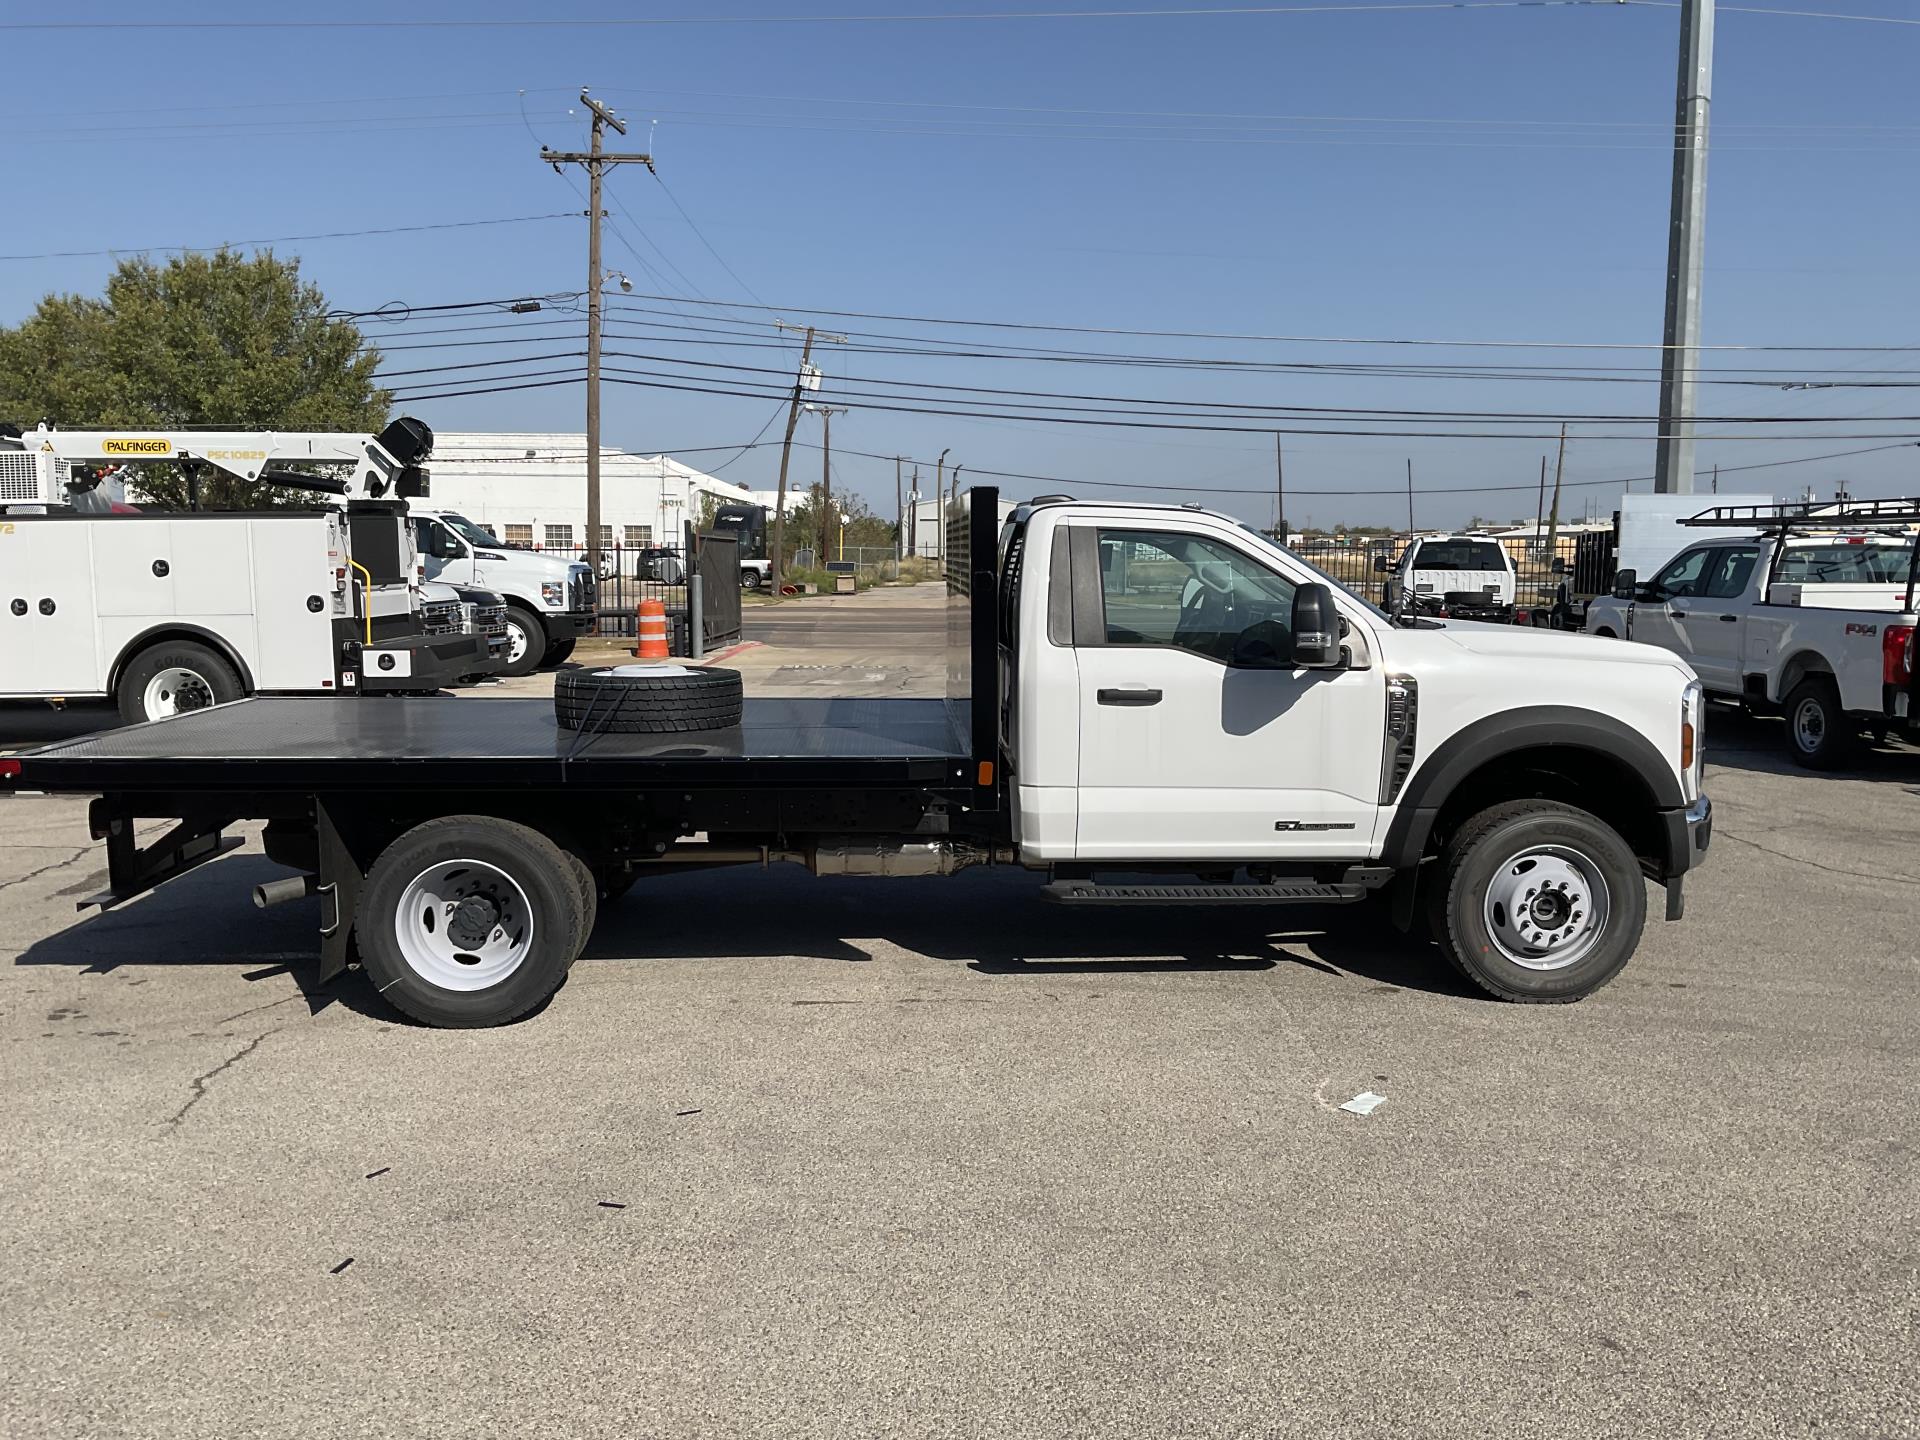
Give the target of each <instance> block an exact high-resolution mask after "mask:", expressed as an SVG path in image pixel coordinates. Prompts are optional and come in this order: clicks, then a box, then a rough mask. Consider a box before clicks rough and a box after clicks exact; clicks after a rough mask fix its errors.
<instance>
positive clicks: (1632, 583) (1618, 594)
mask: <svg viewBox="0 0 1920 1440" xmlns="http://www.w3.org/2000/svg"><path fill="white" fill-rule="evenodd" d="M1639 588H1640V575H1639V572H1638V571H1635V570H1619V571H1615V572H1614V576H1613V598H1614V599H1616V600H1631V599H1633V597H1634V595H1635V594H1636V593H1637V592H1638V590H1639Z"/></svg>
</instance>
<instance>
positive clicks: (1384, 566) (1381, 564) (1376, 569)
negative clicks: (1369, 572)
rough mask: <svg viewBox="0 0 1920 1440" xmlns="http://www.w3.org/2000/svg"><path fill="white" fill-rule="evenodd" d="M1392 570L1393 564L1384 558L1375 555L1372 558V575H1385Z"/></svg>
mask: <svg viewBox="0 0 1920 1440" xmlns="http://www.w3.org/2000/svg"><path fill="white" fill-rule="evenodd" d="M1392 569H1393V562H1392V561H1391V560H1389V559H1387V557H1386V556H1384V555H1376V556H1374V557H1373V573H1374V574H1376V575H1385V574H1387V573H1388V572H1389V571H1391V570H1392Z"/></svg>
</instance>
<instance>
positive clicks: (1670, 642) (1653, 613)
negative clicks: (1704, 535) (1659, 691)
mask: <svg viewBox="0 0 1920 1440" xmlns="http://www.w3.org/2000/svg"><path fill="white" fill-rule="evenodd" d="M1713 548H1714V547H1712V546H1710V545H1696V546H1694V547H1693V548H1692V549H1691V550H1683V551H1681V552H1680V554H1678V555H1676V556H1675V557H1674V558H1673V559H1672V560H1671V561H1670V562H1669V563H1668V564H1667V566H1666V568H1665V569H1663V570H1661V572H1660V573H1659V574H1658V575H1655V576H1654V577H1653V578H1652V579H1651V580H1645V581H1642V583H1641V589H1640V591H1639V593H1638V594H1636V595H1635V596H1634V600H1633V614H1632V629H1631V631H1630V632H1629V634H1628V635H1627V637H1626V638H1627V639H1629V640H1637V641H1639V642H1640V643H1641V644H1642V645H1658V646H1659V647H1660V648H1661V649H1663V650H1671V651H1673V653H1674V654H1676V655H1679V656H1682V657H1683V658H1685V659H1686V660H1687V661H1688V662H1689V663H1691V662H1692V660H1693V609H1694V607H1695V606H1696V605H1698V604H1699V603H1700V587H1701V585H1702V584H1703V583H1704V579H1705V575H1706V570H1707V561H1708V560H1709V559H1710V558H1711V553H1710V552H1711V551H1712V549H1713ZM1718 613H1719V612H1718V611H1715V612H1713V614H1718ZM1701 618H1702V620H1703V621H1707V622H1708V623H1711V616H1710V615H1709V614H1707V612H1704V611H1703V612H1702V615H1701Z"/></svg>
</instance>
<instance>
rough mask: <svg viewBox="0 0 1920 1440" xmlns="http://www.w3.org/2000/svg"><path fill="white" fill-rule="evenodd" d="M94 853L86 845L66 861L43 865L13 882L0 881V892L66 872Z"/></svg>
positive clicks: (15, 877) (91, 848)
mask: <svg viewBox="0 0 1920 1440" xmlns="http://www.w3.org/2000/svg"><path fill="white" fill-rule="evenodd" d="M92 853H93V847H92V846H91V845H84V846H82V847H81V848H80V849H78V850H76V851H74V852H73V854H71V855H69V856H68V857H67V858H66V859H64V860H55V861H54V862H53V863H52V864H50V865H42V866H41V867H40V868H39V869H38V870H29V871H27V873H26V874H24V875H16V876H14V877H13V879H11V880H0V890H10V889H12V888H13V887H14V886H15V885H24V884H26V883H27V881H29V880H37V879H39V877H40V876H42V875H51V874H52V873H53V872H54V871H55V870H64V869H66V868H67V866H69V865H71V864H73V863H74V862H75V861H77V860H80V859H83V858H85V857H86V856H88V855H91V854H92Z"/></svg>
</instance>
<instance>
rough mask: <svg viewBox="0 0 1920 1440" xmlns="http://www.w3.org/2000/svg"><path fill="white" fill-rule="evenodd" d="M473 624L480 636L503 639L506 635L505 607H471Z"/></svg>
mask: <svg viewBox="0 0 1920 1440" xmlns="http://www.w3.org/2000/svg"><path fill="white" fill-rule="evenodd" d="M473 623H474V624H475V625H477V626H478V627H479V629H480V633H481V634H482V635H486V636H489V637H492V638H496V639H504V638H505V637H506V633H507V607H506V606H504V605H476V606H474V607H473Z"/></svg>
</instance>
